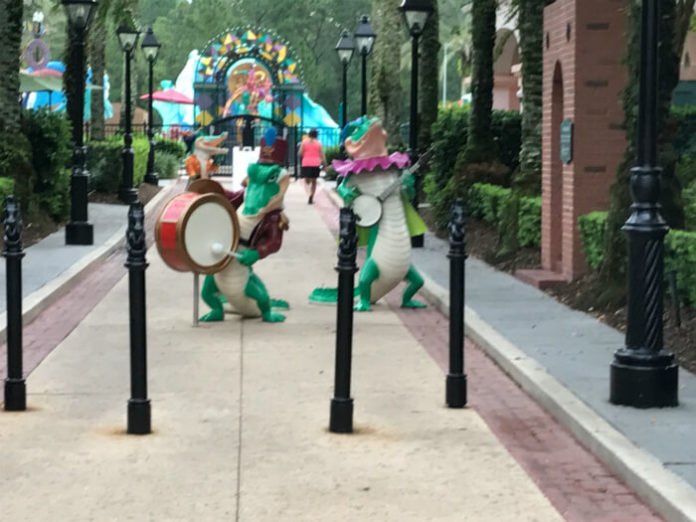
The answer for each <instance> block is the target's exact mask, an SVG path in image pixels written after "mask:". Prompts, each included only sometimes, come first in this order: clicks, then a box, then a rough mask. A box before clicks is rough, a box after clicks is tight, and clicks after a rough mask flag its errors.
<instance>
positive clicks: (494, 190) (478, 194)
mask: <svg viewBox="0 0 696 522" xmlns="http://www.w3.org/2000/svg"><path fill="white" fill-rule="evenodd" d="M467 204H468V208H469V212H470V213H471V215H472V216H473V217H475V218H477V219H480V220H482V221H484V222H486V223H488V224H489V225H493V226H495V227H496V228H497V229H498V230H499V231H500V230H501V228H502V227H503V226H505V225H504V219H505V216H506V214H507V213H509V211H510V208H511V207H510V206H511V205H517V216H516V218H517V222H518V223H519V227H518V230H517V241H518V242H519V245H520V246H522V247H538V246H539V245H540V244H541V198H540V197H526V196H521V197H517V198H513V192H512V190H511V189H509V188H506V187H500V186H498V185H490V184H487V183H474V184H473V185H472V187H471V189H469V197H468V199H467ZM513 211H514V210H513Z"/></svg>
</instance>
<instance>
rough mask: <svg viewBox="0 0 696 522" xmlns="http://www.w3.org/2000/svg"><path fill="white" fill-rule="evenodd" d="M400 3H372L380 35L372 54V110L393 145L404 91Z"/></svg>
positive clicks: (380, 0) (376, 0)
mask: <svg viewBox="0 0 696 522" xmlns="http://www.w3.org/2000/svg"><path fill="white" fill-rule="evenodd" d="M399 4H400V0H373V2H372V22H373V24H374V26H373V27H374V29H375V32H376V33H377V34H378V35H379V37H378V38H377V40H375V47H374V50H373V54H372V60H371V61H372V70H371V75H370V76H371V79H370V96H369V110H370V112H371V113H372V114H374V115H376V116H378V117H380V118H381V119H382V122H383V123H384V128H385V129H386V130H387V132H388V133H389V138H390V142H392V143H396V142H398V141H399V140H400V135H399V124H400V122H401V106H402V89H401V81H400V76H399V67H400V64H399V53H400V49H401V43H402V42H403V40H404V36H403V26H402V21H401V14H400V12H399Z"/></svg>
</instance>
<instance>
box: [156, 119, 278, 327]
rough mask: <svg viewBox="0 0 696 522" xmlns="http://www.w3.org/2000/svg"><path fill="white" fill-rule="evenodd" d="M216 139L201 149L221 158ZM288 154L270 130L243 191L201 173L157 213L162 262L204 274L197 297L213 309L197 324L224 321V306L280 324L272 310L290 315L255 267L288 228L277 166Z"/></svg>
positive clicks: (210, 140)
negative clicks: (264, 282) (254, 269)
mask: <svg viewBox="0 0 696 522" xmlns="http://www.w3.org/2000/svg"><path fill="white" fill-rule="evenodd" d="M218 139H219V138H212V139H208V140H206V145H209V144H213V146H212V147H205V148H206V149H209V150H210V151H212V153H214V154H224V153H226V150H225V149H220V148H218V147H217V144H218V141H217V140H218ZM221 142H222V140H220V143H221ZM201 149H203V147H201ZM221 151H222V152H221ZM286 151H287V141H285V140H283V139H281V138H279V137H277V134H276V131H275V129H273V128H271V129H269V130H268V131H267V132H266V133H265V135H264V137H263V139H262V140H261V151H260V155H259V162H258V163H254V164H252V165H250V166H249V168H248V171H247V178H246V179H245V180H244V182H243V185H244V190H243V191H241V192H231V191H227V190H225V189H224V188H223V187H222V185H220V184H219V183H217V182H215V181H213V180H210V179H207V176H205V174H204V175H203V177H202V178H201V179H198V180H195V181H193V182H192V183H191V184H190V185H189V187H188V190H187V192H184V193H183V194H179V195H178V196H175V197H174V198H172V200H170V201H169V202H168V203H167V204H166V205H165V207H164V209H163V211H162V213H161V214H160V216H159V218H158V220H157V224H156V228H155V232H156V240H157V247H158V250H159V252H160V255H161V256H162V259H163V260H164V261H165V263H166V264H167V265H168V266H169V267H170V268H173V269H174V270H177V271H181V272H193V273H194V274H204V275H205V276H206V277H205V280H204V283H203V289H202V292H201V297H202V299H203V301H204V302H205V303H206V304H207V305H208V306H209V307H210V308H211V311H210V312H209V313H207V314H206V315H204V316H203V317H202V318H201V319H200V320H201V321H204V322H213V321H222V320H224V312H225V310H224V305H225V304H226V303H228V304H229V305H230V306H231V307H232V310H233V311H234V312H235V313H238V314H240V315H242V316H243V317H261V318H262V319H263V320H264V321H266V322H281V321H283V320H284V319H285V316H284V315H282V314H280V313H278V312H276V311H274V308H277V309H287V308H289V306H288V304H287V302H285V301H282V300H274V299H271V298H270V296H269V294H268V291H267V290H266V287H265V285H264V284H263V282H262V281H261V279H260V278H259V277H258V275H256V274H255V273H254V271H253V268H252V266H253V265H254V264H255V263H256V262H258V261H259V260H261V259H263V258H265V257H267V256H269V255H271V254H273V253H275V252H277V251H278V250H279V249H280V247H281V245H282V240H283V233H284V232H285V231H286V230H288V227H289V220H288V218H287V217H286V216H285V214H284V213H283V200H284V197H285V192H286V191H287V189H288V185H289V183H290V176H289V174H288V172H287V170H286V169H284V168H283V167H282V165H283V163H284V161H285V155H286ZM202 160H203V161H201V164H204V163H205V161H206V158H202ZM194 292H195V294H196V296H195V299H196V302H197V299H198V296H197V291H194Z"/></svg>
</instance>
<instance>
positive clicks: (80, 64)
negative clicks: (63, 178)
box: [62, 0, 97, 245]
mask: <svg viewBox="0 0 696 522" xmlns="http://www.w3.org/2000/svg"><path fill="white" fill-rule="evenodd" d="M62 4H63V7H65V12H66V15H67V18H68V24H70V28H71V29H72V30H73V31H75V32H76V33H77V38H78V41H77V46H76V49H75V52H76V56H74V61H73V63H74V64H76V67H77V74H76V76H77V77H78V78H80V79H81V81H80V83H79V84H78V85H79V86H78V89H77V91H76V92H75V96H74V100H73V101H72V103H71V104H70V121H71V124H72V133H73V135H72V138H73V158H72V172H71V176H70V221H69V222H68V224H67V225H66V226H65V244H66V245H92V244H94V227H93V226H92V224H91V223H89V219H88V208H87V200H88V198H87V194H88V187H89V171H88V170H87V166H86V158H87V149H86V147H85V145H84V135H83V131H84V108H85V80H86V76H87V75H86V70H85V41H86V36H87V28H88V27H89V21H90V19H91V18H92V14H93V12H94V8H95V7H96V5H97V2H96V0H63V1H62Z"/></svg>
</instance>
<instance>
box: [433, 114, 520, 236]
mask: <svg viewBox="0 0 696 522" xmlns="http://www.w3.org/2000/svg"><path fill="white" fill-rule="evenodd" d="M492 120H493V124H492V129H493V133H494V145H495V147H496V149H497V155H498V158H499V160H500V163H496V162H492V163H484V164H466V162H465V159H466V158H465V150H466V145H467V141H468V135H469V111H468V109H467V108H466V107H459V106H454V107H451V108H448V109H442V110H440V113H439V115H438V119H437V121H436V122H435V124H434V125H433V128H432V137H433V144H432V145H433V154H432V157H431V159H430V162H429V171H428V173H427V174H426V178H425V184H424V190H425V193H426V195H427V197H428V201H429V202H430V204H431V206H432V209H433V214H434V218H435V223H436V226H437V227H438V228H440V229H444V228H445V227H446V226H447V222H448V221H449V215H450V208H451V206H452V203H453V201H454V199H456V198H457V197H465V196H466V195H467V191H468V189H469V187H470V186H471V184H472V183H476V182H493V181H495V182H496V183H498V184H502V185H505V184H507V183H508V180H509V173H510V172H512V171H513V170H514V169H515V168H517V165H518V158H519V150H520V143H521V137H520V136H521V116H520V114H519V113H516V112H507V111H493V115H492Z"/></svg>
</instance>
